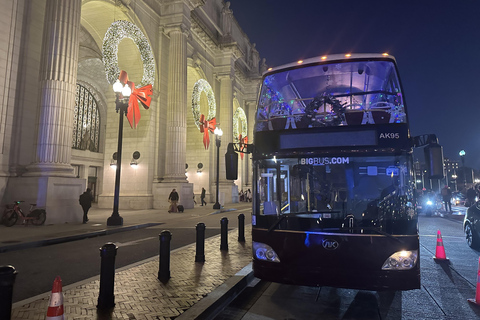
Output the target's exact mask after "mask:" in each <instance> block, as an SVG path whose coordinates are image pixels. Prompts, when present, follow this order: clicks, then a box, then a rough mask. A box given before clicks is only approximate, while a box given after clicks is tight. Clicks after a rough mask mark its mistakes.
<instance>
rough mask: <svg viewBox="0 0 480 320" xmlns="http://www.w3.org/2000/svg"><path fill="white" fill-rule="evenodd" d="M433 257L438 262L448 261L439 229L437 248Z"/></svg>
mask: <svg viewBox="0 0 480 320" xmlns="http://www.w3.org/2000/svg"><path fill="white" fill-rule="evenodd" d="M433 259H435V261H436V262H444V261H447V262H448V259H447V255H446V254H445V248H444V246H443V240H442V234H441V233H440V230H438V231H437V248H436V249H435V257H433Z"/></svg>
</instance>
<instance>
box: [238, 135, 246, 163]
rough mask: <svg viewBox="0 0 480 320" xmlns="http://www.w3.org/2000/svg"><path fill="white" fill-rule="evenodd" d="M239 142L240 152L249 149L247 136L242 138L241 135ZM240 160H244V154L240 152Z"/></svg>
mask: <svg viewBox="0 0 480 320" xmlns="http://www.w3.org/2000/svg"><path fill="white" fill-rule="evenodd" d="M238 140H239V143H240V148H239V150H240V151H243V150H245V149H246V148H247V143H248V137H247V136H245V138H242V135H239V136H238ZM240 158H242V160H243V152H240Z"/></svg>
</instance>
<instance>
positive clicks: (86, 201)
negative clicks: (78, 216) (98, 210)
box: [78, 188, 93, 223]
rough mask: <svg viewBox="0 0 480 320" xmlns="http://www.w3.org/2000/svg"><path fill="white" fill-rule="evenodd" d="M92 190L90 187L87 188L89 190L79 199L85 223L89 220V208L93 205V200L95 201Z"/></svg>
mask: <svg viewBox="0 0 480 320" xmlns="http://www.w3.org/2000/svg"><path fill="white" fill-rule="evenodd" d="M91 191H92V190H90V188H87V190H86V191H85V192H84V193H82V194H81V195H80V198H79V199H78V202H80V205H81V206H82V209H83V223H87V221H88V210H89V209H90V207H91V206H92V201H93V196H92V192H91Z"/></svg>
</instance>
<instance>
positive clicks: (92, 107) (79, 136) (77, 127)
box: [72, 84, 100, 152]
mask: <svg viewBox="0 0 480 320" xmlns="http://www.w3.org/2000/svg"><path fill="white" fill-rule="evenodd" d="M99 136H100V116H99V112H98V105H97V100H96V99H95V97H94V96H93V95H92V93H91V92H90V91H89V90H88V89H87V88H85V87H84V86H82V85H80V84H77V93H76V95H75V112H74V116H73V143H72V148H73V149H80V150H90V151H92V152H99V141H100V139H99V138H100V137H99Z"/></svg>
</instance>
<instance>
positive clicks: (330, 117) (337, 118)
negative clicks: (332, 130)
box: [305, 94, 346, 127]
mask: <svg viewBox="0 0 480 320" xmlns="http://www.w3.org/2000/svg"><path fill="white" fill-rule="evenodd" d="M327 104H329V105H330V106H331V107H332V112H329V113H328V114H327V115H326V116H325V117H324V118H317V117H316V115H317V112H318V109H320V108H321V107H324V106H325V105H327ZM345 105H346V103H344V104H341V103H340V101H339V100H338V99H335V98H334V97H332V96H330V95H327V94H324V95H321V96H319V97H315V98H314V99H313V101H312V102H310V103H309V104H308V105H307V106H306V107H305V117H306V119H307V120H308V121H309V122H310V125H311V126H312V127H329V126H339V125H340V124H341V123H342V122H343V121H345Z"/></svg>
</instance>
